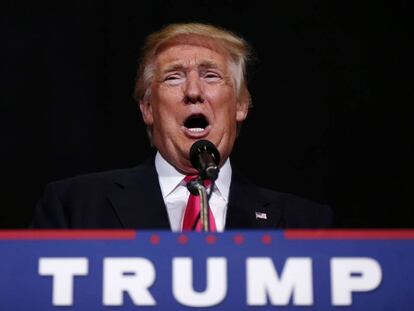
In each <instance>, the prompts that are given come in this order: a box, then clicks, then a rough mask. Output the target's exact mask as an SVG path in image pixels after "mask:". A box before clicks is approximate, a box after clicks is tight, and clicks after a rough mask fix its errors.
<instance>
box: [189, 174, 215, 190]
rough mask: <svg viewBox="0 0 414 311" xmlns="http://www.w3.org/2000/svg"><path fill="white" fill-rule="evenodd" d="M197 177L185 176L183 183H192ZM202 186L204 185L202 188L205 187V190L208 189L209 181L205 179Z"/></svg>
mask: <svg viewBox="0 0 414 311" xmlns="http://www.w3.org/2000/svg"><path fill="white" fill-rule="evenodd" d="M198 177H199V176H198V175H187V176H185V177H184V182H185V183H186V184H188V183H189V182H190V181H193V180H197V179H198ZM203 185H204V187H206V188H208V187H210V186H211V180H209V179H205V180H204V181H203Z"/></svg>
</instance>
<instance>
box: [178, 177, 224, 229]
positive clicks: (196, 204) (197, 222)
mask: <svg viewBox="0 0 414 311" xmlns="http://www.w3.org/2000/svg"><path fill="white" fill-rule="evenodd" d="M196 178H197V176H194V175H192V176H191V175H189V176H186V177H185V178H184V181H185V182H186V183H188V182H189V181H190V180H193V179H196ZM210 185H211V181H210V180H205V181H204V187H209V186H210ZM200 210H201V207H200V196H199V195H193V194H191V193H190V196H189V198H188V201H187V207H186V209H185V213H184V220H183V231H185V230H194V231H202V229H203V225H202V223H201V217H200ZM208 219H209V223H210V231H212V232H215V231H217V229H216V222H215V221H214V216H213V213H212V212H211V210H210V209H208Z"/></svg>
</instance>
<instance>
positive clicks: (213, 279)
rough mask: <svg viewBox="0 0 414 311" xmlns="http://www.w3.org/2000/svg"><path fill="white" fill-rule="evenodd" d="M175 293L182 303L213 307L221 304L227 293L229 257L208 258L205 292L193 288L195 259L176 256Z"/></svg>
mask: <svg viewBox="0 0 414 311" xmlns="http://www.w3.org/2000/svg"><path fill="white" fill-rule="evenodd" d="M172 269H173V271H172V273H173V275H172V280H173V288H172V289H173V294H174V297H175V299H176V300H177V301H178V302H179V303H181V304H182V305H185V306H189V307H211V306H214V305H217V304H219V303H220V302H222V301H223V300H224V298H225V297H226V295H227V259H226V258H223V257H216V258H215V257H212V258H208V259H207V278H206V279H207V282H206V283H207V286H206V290H205V291H203V292H196V291H195V290H194V288H193V260H192V258H189V257H182V258H179V257H178V258H174V259H173V263H172Z"/></svg>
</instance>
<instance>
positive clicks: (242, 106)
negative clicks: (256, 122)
mask: <svg viewBox="0 0 414 311" xmlns="http://www.w3.org/2000/svg"><path fill="white" fill-rule="evenodd" d="M236 109H237V110H236V120H237V122H242V121H244V120H245V119H246V117H247V113H248V112H249V97H246V96H242V98H241V99H240V100H239V101H238V102H237V107H236Z"/></svg>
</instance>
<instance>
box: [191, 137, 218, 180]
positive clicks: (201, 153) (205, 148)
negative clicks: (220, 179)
mask: <svg viewBox="0 0 414 311" xmlns="http://www.w3.org/2000/svg"><path fill="white" fill-rule="evenodd" d="M205 155H207V156H209V157H208V158H211V159H212V160H213V161H214V163H207V167H205V164H206V163H203V161H201V159H204V158H205ZM190 162H191V165H192V166H193V167H194V168H196V169H197V170H198V171H199V172H200V175H201V177H203V178H205V177H207V178H208V179H212V180H215V179H217V176H218V170H219V169H218V166H219V164H220V153H219V151H218V150H217V148H216V146H214V144H213V143H212V142H210V141H208V140H205V139H201V140H198V141H196V142H195V143H194V144H193V145H192V146H191V148H190ZM210 162H211V161H210ZM205 175H207V176H205Z"/></svg>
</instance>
